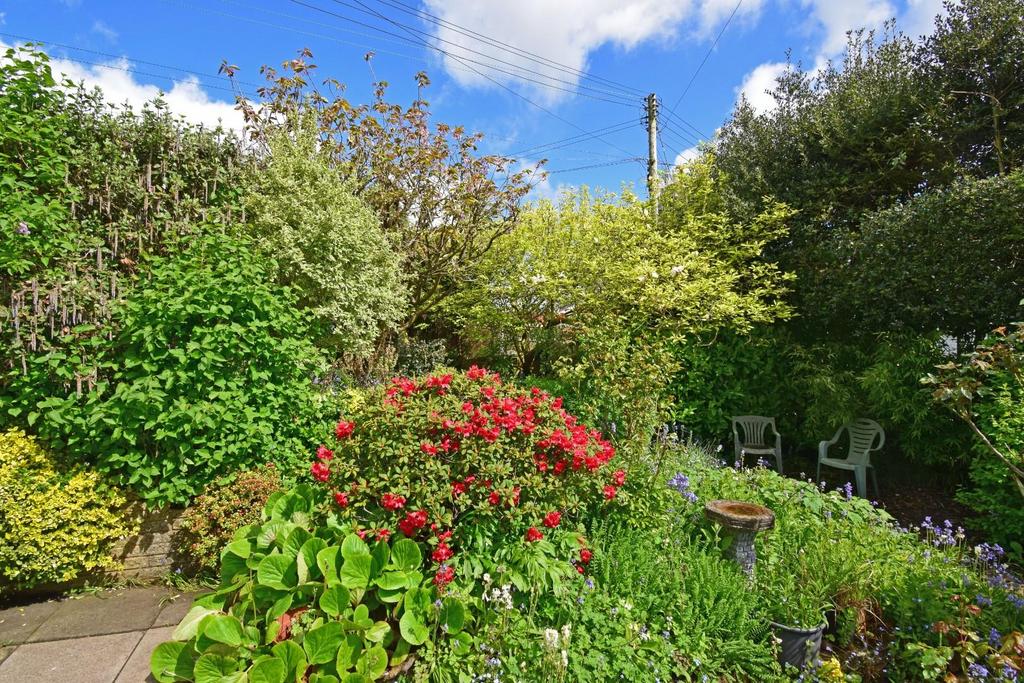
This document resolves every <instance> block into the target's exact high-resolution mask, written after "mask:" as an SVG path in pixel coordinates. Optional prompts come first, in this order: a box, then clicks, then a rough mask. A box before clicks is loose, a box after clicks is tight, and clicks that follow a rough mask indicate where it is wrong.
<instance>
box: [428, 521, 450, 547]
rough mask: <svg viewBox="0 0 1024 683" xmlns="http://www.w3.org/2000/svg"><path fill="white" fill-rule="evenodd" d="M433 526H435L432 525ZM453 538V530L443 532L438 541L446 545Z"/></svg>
mask: <svg viewBox="0 0 1024 683" xmlns="http://www.w3.org/2000/svg"><path fill="white" fill-rule="evenodd" d="M431 526H433V525H431ZM451 537H452V530H451V529H449V530H448V531H443V532H441V533H439V534H438V535H437V540H439V541H441V542H442V543H444V542H445V541H447V540H448V539H449V538H451Z"/></svg>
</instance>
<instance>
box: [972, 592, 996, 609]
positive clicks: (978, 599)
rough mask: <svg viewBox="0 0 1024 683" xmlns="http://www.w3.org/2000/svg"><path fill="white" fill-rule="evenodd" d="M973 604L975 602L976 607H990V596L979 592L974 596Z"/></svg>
mask: <svg viewBox="0 0 1024 683" xmlns="http://www.w3.org/2000/svg"><path fill="white" fill-rule="evenodd" d="M974 604H976V605H977V606H978V607H991V606H992V598H989V597H986V596H984V595H982V594H980V593H979V594H978V595H977V596H975V598H974Z"/></svg>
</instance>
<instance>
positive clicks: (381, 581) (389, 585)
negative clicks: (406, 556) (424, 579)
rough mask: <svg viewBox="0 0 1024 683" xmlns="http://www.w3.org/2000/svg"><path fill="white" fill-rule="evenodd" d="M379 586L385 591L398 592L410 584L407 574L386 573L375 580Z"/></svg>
mask: <svg viewBox="0 0 1024 683" xmlns="http://www.w3.org/2000/svg"><path fill="white" fill-rule="evenodd" d="M373 582H374V583H375V584H377V586H379V587H380V588H383V589H384V590H389V591H393V590H398V589H399V588H405V587H406V585H407V584H408V583H409V579H408V577H407V576H406V575H405V572H384V573H383V574H381V575H380V576H378V577H377V578H376V579H374V580H373Z"/></svg>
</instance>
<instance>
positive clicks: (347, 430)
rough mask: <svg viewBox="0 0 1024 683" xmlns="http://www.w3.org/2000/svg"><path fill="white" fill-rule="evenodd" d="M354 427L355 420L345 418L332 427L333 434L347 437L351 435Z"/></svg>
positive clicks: (342, 437) (338, 436)
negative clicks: (347, 420)
mask: <svg viewBox="0 0 1024 683" xmlns="http://www.w3.org/2000/svg"><path fill="white" fill-rule="evenodd" d="M355 429H356V423H355V422H346V421H345V420H339V421H338V425H337V426H336V427H335V428H334V436H336V437H337V438H339V439H347V438H348V437H350V436H352V432H354V431H355Z"/></svg>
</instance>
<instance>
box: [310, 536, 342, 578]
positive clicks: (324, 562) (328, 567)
mask: <svg viewBox="0 0 1024 683" xmlns="http://www.w3.org/2000/svg"><path fill="white" fill-rule="evenodd" d="M316 566H317V567H318V568H319V569H320V572H321V573H322V574H323V575H324V580H325V581H326V582H327V585H328V586H335V585H337V584H338V583H339V581H340V579H339V578H338V567H339V566H341V548H339V547H338V546H336V545H332V546H328V547H327V548H324V549H323V550H321V551H320V552H318V553H317V554H316Z"/></svg>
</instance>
